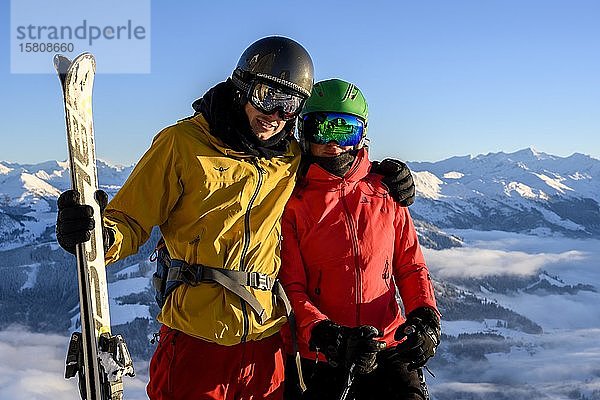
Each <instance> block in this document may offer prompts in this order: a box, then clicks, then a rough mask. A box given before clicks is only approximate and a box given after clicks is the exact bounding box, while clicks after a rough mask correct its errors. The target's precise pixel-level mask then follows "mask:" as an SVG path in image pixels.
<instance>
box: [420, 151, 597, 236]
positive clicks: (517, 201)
mask: <svg viewBox="0 0 600 400" xmlns="http://www.w3.org/2000/svg"><path fill="white" fill-rule="evenodd" d="M409 165H410V167H411V169H412V170H413V172H414V176H415V181H416V184H417V194H418V196H419V198H418V200H417V201H416V202H415V204H414V205H413V206H412V207H411V212H412V213H413V215H415V216H416V217H418V218H420V219H423V220H425V221H428V222H430V223H433V224H436V225H438V226H440V227H442V228H459V229H477V230H503V231H509V232H523V233H533V234H540V235H543V234H548V233H551V232H560V233H561V234H563V235H565V236H570V237H600V206H599V202H600V160H597V159H594V158H592V157H590V156H586V155H583V154H579V153H575V154H573V155H571V156H569V157H557V156H553V155H549V154H545V153H541V152H538V151H536V150H534V149H532V148H528V149H524V150H520V151H517V152H514V153H508V154H507V153H503V152H500V153H490V154H486V155H478V156H476V157H471V156H465V157H452V158H449V159H446V160H443V161H439V162H435V163H429V162H413V163H409Z"/></svg>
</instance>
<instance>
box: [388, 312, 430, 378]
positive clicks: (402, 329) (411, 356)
mask: <svg viewBox="0 0 600 400" xmlns="http://www.w3.org/2000/svg"><path fill="white" fill-rule="evenodd" d="M404 337H406V340H405V341H403V342H402V343H400V344H398V346H396V353H397V355H398V356H399V358H400V359H402V360H403V361H405V362H407V363H408V369H409V370H413V369H417V368H420V367H422V366H423V365H425V363H426V362H427V360H429V359H430V358H431V357H433V355H434V354H435V350H436V348H437V347H438V345H439V344H440V319H439V317H438V315H437V313H436V312H435V311H434V310H433V309H431V308H429V307H420V308H417V309H416V310H414V311H412V312H411V313H410V314H408V316H407V318H406V322H405V323H404V324H402V325H400V326H399V327H398V329H397V330H396V334H395V335H394V338H395V339H396V340H400V339H402V338H404Z"/></svg>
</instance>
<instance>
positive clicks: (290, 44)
mask: <svg viewBox="0 0 600 400" xmlns="http://www.w3.org/2000/svg"><path fill="white" fill-rule="evenodd" d="M313 76H314V67H313V62H312V59H311V57H310V54H308V51H306V49H305V48H304V47H302V45H301V44H300V43H298V42H296V41H294V40H292V39H289V38H286V37H283V36H268V37H265V38H262V39H259V40H257V41H256V42H254V43H252V44H251V45H250V46H248V48H247V49H246V50H245V51H244V52H243V53H242V55H241V56H240V59H239V61H238V63H237V66H236V67H235V70H234V71H233V74H232V76H231V79H232V81H233V83H234V85H235V86H236V87H237V88H238V89H239V90H240V91H242V93H247V92H248V90H249V89H250V86H251V85H252V82H253V81H254V80H256V79H262V80H266V81H270V82H274V83H276V84H278V85H280V86H283V87H285V88H287V89H292V90H293V91H295V92H298V93H299V94H301V95H302V96H303V97H305V98H306V97H308V96H310V93H311V90H312V87H313V82H314V78H313Z"/></svg>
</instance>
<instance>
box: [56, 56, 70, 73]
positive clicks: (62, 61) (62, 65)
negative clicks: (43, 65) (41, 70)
mask: <svg viewBox="0 0 600 400" xmlns="http://www.w3.org/2000/svg"><path fill="white" fill-rule="evenodd" d="M69 65H71V60H69V59H68V58H67V57H65V56H63V55H62V54H56V55H55V56H54V69H56V72H58V73H59V74H66V73H67V70H68V69H69Z"/></svg>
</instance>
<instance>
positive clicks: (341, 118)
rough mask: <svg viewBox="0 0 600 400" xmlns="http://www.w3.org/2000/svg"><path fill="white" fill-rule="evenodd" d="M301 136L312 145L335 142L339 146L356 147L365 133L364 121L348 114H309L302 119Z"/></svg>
mask: <svg viewBox="0 0 600 400" xmlns="http://www.w3.org/2000/svg"><path fill="white" fill-rule="evenodd" d="M302 120H303V127H302V134H303V135H304V138H305V139H306V140H308V141H309V142H312V143H317V144H327V143H329V142H335V143H337V144H338V145H340V146H356V145H357V144H359V143H360V141H361V140H362V138H363V134H364V132H365V123H364V121H363V120H362V119H361V118H359V117H357V116H355V115H350V114H340V113H319V112H316V113H310V114H307V115H305V116H304V117H303V118H302Z"/></svg>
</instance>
